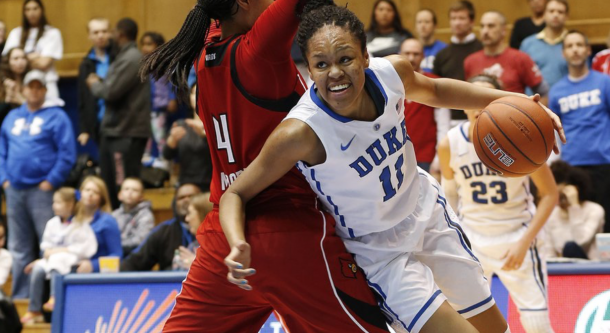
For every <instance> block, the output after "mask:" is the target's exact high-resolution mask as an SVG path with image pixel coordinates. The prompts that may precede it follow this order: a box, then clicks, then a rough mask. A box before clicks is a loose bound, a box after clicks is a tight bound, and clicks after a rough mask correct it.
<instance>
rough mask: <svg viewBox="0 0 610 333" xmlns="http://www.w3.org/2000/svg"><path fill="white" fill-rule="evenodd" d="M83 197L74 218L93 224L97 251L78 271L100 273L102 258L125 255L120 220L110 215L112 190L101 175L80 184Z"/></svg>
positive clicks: (84, 261)
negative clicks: (109, 190) (110, 193)
mask: <svg viewBox="0 0 610 333" xmlns="http://www.w3.org/2000/svg"><path fill="white" fill-rule="evenodd" d="M80 196H81V197H80V200H79V201H78V204H77V205H76V213H75V215H74V218H73V221H75V222H78V223H89V224H90V225H91V228H92V229H93V232H95V238H96V239H97V252H96V253H95V254H94V255H93V256H92V257H91V259H88V260H82V261H81V262H80V263H79V264H78V268H77V270H76V272H77V273H92V272H99V271H100V263H99V258H100V257H118V258H122V257H123V248H122V247H121V231H120V230H119V225H118V223H117V221H116V220H115V219H114V217H112V215H110V213H111V209H110V198H109V196H108V189H107V188H106V184H105V183H104V181H103V180H102V179H101V178H99V177H97V176H88V177H87V178H85V179H84V180H83V183H82V185H81V186H80Z"/></svg>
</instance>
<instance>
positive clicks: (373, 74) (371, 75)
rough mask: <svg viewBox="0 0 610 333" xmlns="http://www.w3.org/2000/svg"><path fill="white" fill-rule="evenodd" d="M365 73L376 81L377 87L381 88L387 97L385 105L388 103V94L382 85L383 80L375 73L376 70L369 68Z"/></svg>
mask: <svg viewBox="0 0 610 333" xmlns="http://www.w3.org/2000/svg"><path fill="white" fill-rule="evenodd" d="M364 73H365V74H366V75H368V76H369V78H371V80H373V83H375V85H376V86H377V88H379V91H381V93H382V94H383V99H385V105H386V106H387V105H388V95H387V94H386V93H385V90H384V89H383V86H382V85H381V82H379V79H378V78H377V75H375V72H373V70H372V69H370V68H367V69H365V70H364Z"/></svg>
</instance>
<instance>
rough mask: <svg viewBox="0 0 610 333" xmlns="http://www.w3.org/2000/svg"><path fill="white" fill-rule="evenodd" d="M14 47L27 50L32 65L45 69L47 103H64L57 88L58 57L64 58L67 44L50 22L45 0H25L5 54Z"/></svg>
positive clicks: (3, 53) (61, 104)
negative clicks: (21, 16) (65, 44)
mask: <svg viewBox="0 0 610 333" xmlns="http://www.w3.org/2000/svg"><path fill="white" fill-rule="evenodd" d="M14 47H20V48H22V49H23V50H25V53H26V54H27V58H28V61H29V63H30V67H32V69H38V70H41V71H43V72H45V73H46V81H47V95H46V101H47V103H49V104H52V105H59V106H63V105H64V102H63V101H62V100H61V99H60V98H59V89H58V88H57V81H58V80H59V75H58V74H57V71H56V70H55V61H57V60H60V59H61V58H62V56H63V52H64V51H63V48H64V46H63V41H62V38H61V32H60V31H59V30H58V29H57V28H54V27H52V26H51V25H49V22H48V20H47V17H46V16H45V10H44V5H43V4H42V0H25V1H24V3H23V19H22V23H21V26H20V27H17V28H15V29H13V30H12V31H11V33H10V34H9V35H8V38H7V39H6V45H5V46H4V51H3V52H2V55H6V54H7V53H8V51H9V50H11V49H12V48H14Z"/></svg>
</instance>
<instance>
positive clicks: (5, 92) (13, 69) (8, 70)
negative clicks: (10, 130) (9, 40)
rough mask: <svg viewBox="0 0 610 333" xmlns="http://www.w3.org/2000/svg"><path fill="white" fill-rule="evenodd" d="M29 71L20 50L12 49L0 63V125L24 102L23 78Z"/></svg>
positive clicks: (23, 54)
mask: <svg viewBox="0 0 610 333" xmlns="http://www.w3.org/2000/svg"><path fill="white" fill-rule="evenodd" d="M28 71H29V65H28V59H27V57H26V55H25V52H24V51H23V49H22V48H19V47H14V48H12V49H11V50H9V51H8V52H7V53H6V55H5V56H3V57H2V60H1V61H0V125H2V121H4V118H5V117H6V115H7V114H8V113H9V111H11V110H12V109H15V108H17V107H19V106H20V105H21V104H23V103H24V102H25V97H23V93H22V89H21V88H22V86H23V78H24V77H25V74H26V73H27V72H28Z"/></svg>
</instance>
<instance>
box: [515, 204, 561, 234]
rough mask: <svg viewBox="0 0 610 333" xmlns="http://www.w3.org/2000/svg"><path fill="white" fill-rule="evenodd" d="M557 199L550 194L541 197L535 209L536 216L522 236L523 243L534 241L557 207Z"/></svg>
mask: <svg viewBox="0 0 610 333" xmlns="http://www.w3.org/2000/svg"><path fill="white" fill-rule="evenodd" d="M557 201H558V198H557V197H556V196H554V195H552V194H548V195H543V196H542V198H541V199H540V202H539V203H538V206H537V207H536V214H534V217H533V218H532V222H531V223H530V225H529V228H527V232H526V233H525V235H524V236H523V241H527V242H528V243H531V242H533V241H534V239H535V238H536V236H537V235H538V233H539V232H540V230H541V229H542V227H543V226H544V224H545V223H546V221H548V219H549V216H551V213H552V212H553V209H554V208H555V206H556V205H557Z"/></svg>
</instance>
